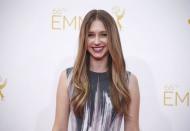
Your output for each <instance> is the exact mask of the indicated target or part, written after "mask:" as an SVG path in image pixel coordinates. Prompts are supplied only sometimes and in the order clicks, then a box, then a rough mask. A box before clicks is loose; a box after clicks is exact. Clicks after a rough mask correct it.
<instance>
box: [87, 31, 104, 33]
mask: <svg viewBox="0 0 190 131" xmlns="http://www.w3.org/2000/svg"><path fill="white" fill-rule="evenodd" d="M88 33H94V32H93V31H89V32H88ZM98 33H107V31H100V32H98Z"/></svg>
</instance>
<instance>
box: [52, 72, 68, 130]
mask: <svg viewBox="0 0 190 131" xmlns="http://www.w3.org/2000/svg"><path fill="white" fill-rule="evenodd" d="M66 81H67V76H66V71H63V72H62V73H61V76H60V79H59V84H58V88H57V96H56V113H55V121H54V125H53V129H52V131H67V128H68V119H69V97H68V93H67V85H66Z"/></svg>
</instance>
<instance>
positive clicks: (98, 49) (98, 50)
mask: <svg viewBox="0 0 190 131" xmlns="http://www.w3.org/2000/svg"><path fill="white" fill-rule="evenodd" d="M92 49H93V50H94V51H95V52H97V53H98V52H101V51H102V50H103V49H104V47H103V46H101V47H92Z"/></svg>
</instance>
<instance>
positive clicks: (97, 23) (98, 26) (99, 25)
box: [89, 19, 106, 32]
mask: <svg viewBox="0 0 190 131" xmlns="http://www.w3.org/2000/svg"><path fill="white" fill-rule="evenodd" d="M89 31H90V32H91V31H93V32H99V31H106V28H105V26H104V24H103V22H102V21H101V20H98V19H96V20H94V21H93V22H92V24H91V26H90V29H89Z"/></svg>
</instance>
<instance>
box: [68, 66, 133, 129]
mask: <svg viewBox="0 0 190 131" xmlns="http://www.w3.org/2000/svg"><path fill="white" fill-rule="evenodd" d="M66 72H67V78H68V82H67V86H68V94H69V99H70V100H71V98H72V93H73V88H72V86H71V84H70V83H69V82H70V80H71V78H72V68H67V70H66ZM127 75H130V72H127ZM128 78H129V77H128ZM109 80H110V78H109V73H108V72H103V73H97V72H93V71H89V82H90V92H89V99H88V100H87V103H86V105H85V109H84V115H83V118H79V117H77V116H75V114H74V112H73V110H72V107H71V106H70V114H69V125H68V131H120V128H121V122H122V121H123V118H124V117H123V114H117V113H116V112H115V110H114V108H113V105H112V102H111V96H110V93H109V88H110V84H109Z"/></svg>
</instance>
